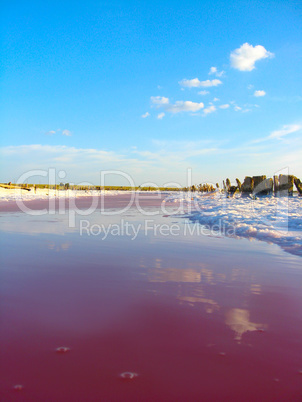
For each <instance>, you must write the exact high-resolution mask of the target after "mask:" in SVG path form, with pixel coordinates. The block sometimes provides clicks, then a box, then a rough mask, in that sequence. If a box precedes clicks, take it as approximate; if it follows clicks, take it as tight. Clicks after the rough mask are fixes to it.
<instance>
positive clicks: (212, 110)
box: [203, 105, 216, 115]
mask: <svg viewBox="0 0 302 402" xmlns="http://www.w3.org/2000/svg"><path fill="white" fill-rule="evenodd" d="M215 111H216V107H215V106H214V105H211V106H208V107H207V108H205V109H204V111H203V113H204V114H205V115H207V114H210V113H213V112H215Z"/></svg>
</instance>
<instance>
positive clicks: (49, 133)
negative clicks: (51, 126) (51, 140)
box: [45, 130, 56, 135]
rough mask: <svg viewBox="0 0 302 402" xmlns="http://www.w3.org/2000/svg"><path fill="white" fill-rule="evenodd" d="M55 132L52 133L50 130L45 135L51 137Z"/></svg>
mask: <svg viewBox="0 0 302 402" xmlns="http://www.w3.org/2000/svg"><path fill="white" fill-rule="evenodd" d="M55 133H56V132H55V131H54V130H50V131H47V133H45V134H46V135H53V134H55Z"/></svg>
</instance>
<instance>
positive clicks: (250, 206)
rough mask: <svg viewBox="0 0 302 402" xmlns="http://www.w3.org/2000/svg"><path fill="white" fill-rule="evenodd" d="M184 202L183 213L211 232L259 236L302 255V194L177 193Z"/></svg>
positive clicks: (248, 237) (183, 215) (236, 236)
mask: <svg viewBox="0 0 302 402" xmlns="http://www.w3.org/2000/svg"><path fill="white" fill-rule="evenodd" d="M168 199H169V200H170V201H174V202H182V203H183V205H184V210H185V209H187V212H185V211H184V213H183V214H181V215H180V216H182V217H186V218H188V219H190V221H192V222H199V223H200V224H201V225H204V226H206V227H207V228H208V229H209V231H210V232H214V233H216V234H219V235H224V236H228V237H235V238H246V239H249V240H253V239H257V240H261V241H265V242H268V243H273V244H277V245H279V246H280V247H281V248H282V249H284V250H285V251H288V252H290V253H292V254H296V255H301V256H302V198H301V197H299V196H293V197H280V198H279V197H273V196H266V197H260V198H258V199H252V198H251V197H241V196H238V197H237V196H236V197H231V198H228V197H226V196H225V195H223V194H222V193H219V192H216V193H211V194H204V195H202V194H194V193H193V194H177V195H176V194H173V195H172V196H170V197H169V198H168Z"/></svg>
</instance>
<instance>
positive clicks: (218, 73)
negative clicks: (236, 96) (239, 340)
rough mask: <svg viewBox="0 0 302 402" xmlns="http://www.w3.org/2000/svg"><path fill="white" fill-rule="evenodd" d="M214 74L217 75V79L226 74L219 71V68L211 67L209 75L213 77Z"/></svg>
mask: <svg viewBox="0 0 302 402" xmlns="http://www.w3.org/2000/svg"><path fill="white" fill-rule="evenodd" d="M212 74H215V75H216V77H222V76H223V75H224V74H225V72H224V71H223V70H222V71H218V69H217V67H211V68H210V71H209V75H212Z"/></svg>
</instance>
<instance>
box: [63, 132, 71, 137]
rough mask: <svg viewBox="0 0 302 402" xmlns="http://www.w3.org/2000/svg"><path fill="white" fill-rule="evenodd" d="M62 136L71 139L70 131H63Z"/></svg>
mask: <svg viewBox="0 0 302 402" xmlns="http://www.w3.org/2000/svg"><path fill="white" fill-rule="evenodd" d="M62 135H66V137H71V131H70V130H63V131H62Z"/></svg>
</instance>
